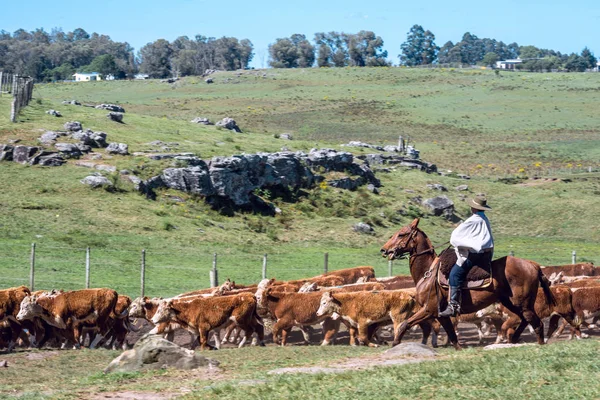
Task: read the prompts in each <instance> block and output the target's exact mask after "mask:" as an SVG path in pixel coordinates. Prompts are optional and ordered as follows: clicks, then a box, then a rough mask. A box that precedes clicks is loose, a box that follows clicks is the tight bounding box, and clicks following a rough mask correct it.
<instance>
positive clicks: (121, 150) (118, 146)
mask: <svg viewBox="0 0 600 400" xmlns="http://www.w3.org/2000/svg"><path fill="white" fill-rule="evenodd" d="M106 152H107V153H109V154H120V155H122V156H126V155H128V154H129V146H128V145H126V144H125V143H111V144H109V145H108V147H107V148H106Z"/></svg>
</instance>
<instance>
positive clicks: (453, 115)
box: [0, 68, 600, 295]
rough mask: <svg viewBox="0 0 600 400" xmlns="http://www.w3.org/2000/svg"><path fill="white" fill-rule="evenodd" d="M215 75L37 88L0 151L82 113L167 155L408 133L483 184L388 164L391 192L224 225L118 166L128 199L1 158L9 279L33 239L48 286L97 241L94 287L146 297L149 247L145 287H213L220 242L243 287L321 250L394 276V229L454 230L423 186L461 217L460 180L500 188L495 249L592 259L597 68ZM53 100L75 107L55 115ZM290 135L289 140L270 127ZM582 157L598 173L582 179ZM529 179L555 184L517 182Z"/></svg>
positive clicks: (80, 263)
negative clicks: (148, 188)
mask: <svg viewBox="0 0 600 400" xmlns="http://www.w3.org/2000/svg"><path fill="white" fill-rule="evenodd" d="M214 79H215V83H214V84H212V85H206V84H205V83H204V82H203V81H202V80H201V79H199V78H195V77H190V78H185V79H182V80H180V81H179V82H177V83H175V84H166V83H160V82H158V81H152V80H151V81H132V82H95V83H60V84H47V85H38V86H36V89H35V93H34V101H33V102H32V104H31V105H30V106H29V107H27V108H26V109H25V110H24V111H23V112H22V114H21V116H20V118H19V122H18V123H17V124H11V123H10V122H8V109H9V98H8V97H7V96H3V97H1V98H0V143H5V142H7V141H8V140H10V139H17V138H18V139H21V143H26V144H36V143H37V138H38V137H39V136H40V135H41V133H43V131H45V130H57V129H61V127H62V125H63V123H64V122H65V121H70V120H77V121H81V122H82V124H83V126H84V128H90V129H93V130H97V131H98V130H99V131H104V132H106V133H107V134H108V140H109V141H116V142H124V143H128V144H129V146H130V151H131V152H139V151H151V150H153V149H155V148H156V147H153V146H152V145H150V144H149V143H150V142H152V141H155V140H161V141H163V142H165V143H169V147H170V148H172V151H181V152H183V151H189V152H194V153H195V154H197V155H199V156H200V157H202V158H205V159H207V158H210V157H213V156H217V155H231V154H239V153H242V152H246V153H253V152H257V151H269V152H272V151H278V150H279V149H280V148H282V147H283V146H285V147H287V148H288V149H290V150H302V151H308V150H309V149H311V148H313V147H318V148H321V147H333V148H340V147H339V145H340V144H342V143H346V142H348V141H349V140H362V141H366V142H371V143H377V144H393V143H395V141H396V140H397V136H398V135H399V134H402V135H403V136H405V137H410V140H411V142H412V143H414V144H415V145H416V146H417V148H419V149H420V150H421V151H422V157H423V158H424V159H425V160H427V161H431V162H435V163H437V165H438V167H439V168H440V169H441V170H446V169H449V170H452V171H454V172H456V173H467V174H470V175H471V176H472V179H471V180H469V181H465V180H461V179H458V178H456V177H453V176H454V175H452V174H450V176H437V175H427V174H424V173H421V172H416V171H406V170H400V169H399V170H395V171H393V172H392V173H387V174H384V173H379V174H378V177H379V178H380V179H381V180H382V183H383V185H384V186H383V187H382V189H381V195H379V196H376V195H373V194H371V193H369V192H367V191H363V190H359V191H357V192H345V191H342V190H337V189H331V188H327V189H315V190H314V191H312V192H311V193H309V195H308V196H306V197H305V198H302V199H300V201H299V202H298V203H285V202H283V201H282V200H279V199H275V200H274V202H275V203H276V205H277V206H279V207H280V208H281V209H282V210H283V214H282V215H281V216H279V217H277V218H271V217H262V216H258V215H252V214H248V213H238V214H237V215H236V216H234V217H226V216H223V215H221V214H219V213H217V212H215V211H213V210H211V209H210V207H208V206H207V205H205V204H204V202H203V201H202V200H198V199H194V198H191V197H190V196H187V195H185V194H182V193H178V192H174V191H166V192H162V193H161V195H160V196H159V198H158V200H157V201H149V200H146V199H145V198H143V197H142V196H140V195H139V194H137V193H136V192H135V191H134V190H133V187H132V185H131V184H129V183H127V182H126V181H125V180H124V179H122V178H121V177H120V176H119V174H109V175H110V176H109V177H110V178H111V179H112V180H114V181H115V182H117V183H118V185H119V187H120V188H121V191H119V192H116V193H108V192H106V191H103V190H90V189H88V188H87V187H84V186H83V185H81V184H80V183H79V180H80V179H82V178H83V177H85V176H87V175H88V174H89V173H90V172H91V170H89V169H87V168H82V167H78V166H76V165H74V163H73V162H70V163H69V164H67V165H66V166H63V167H61V168H57V169H55V168H40V167H29V166H22V165H18V164H14V163H3V164H2V167H1V168H0V182H2V183H3V190H2V191H0V207H1V208H2V210H3V213H2V216H1V217H0V240H2V246H3V249H5V251H3V253H2V255H0V260H1V263H0V276H3V277H4V278H3V282H2V285H3V286H12V285H16V284H21V283H27V282H28V276H29V272H28V268H29V251H30V245H31V243H32V242H36V243H37V256H36V257H37V263H36V264H37V272H36V281H37V282H38V284H37V285H36V286H37V287H38V288H51V287H56V286H59V287H63V288H65V289H74V288H78V287H81V286H82V285H83V284H84V260H85V248H86V247H87V246H90V247H91V248H92V275H91V281H92V285H93V286H112V287H114V288H116V289H117V290H119V291H122V292H125V293H127V294H131V295H135V294H137V293H138V292H139V283H138V282H139V265H140V257H141V249H142V248H145V249H146V250H147V266H148V272H147V293H149V294H151V295H172V294H176V293H179V292H180V291H183V290H190V289H194V288H197V287H198V286H206V285H207V284H208V270H209V269H210V267H211V264H212V255H213V253H215V252H216V253H218V260H219V270H220V277H221V279H223V278H225V277H231V278H233V279H235V280H237V281H238V282H244V283H248V282H255V281H256V280H257V279H259V278H260V276H261V266H262V257H263V254H264V253H268V275H269V276H277V277H280V278H282V279H288V278H296V277H300V276H307V275H314V274H317V273H320V272H321V271H322V270H323V258H324V253H325V252H328V253H329V268H330V269H337V268H343V267H349V266H354V265H365V264H366V265H373V266H375V267H376V271H377V274H378V275H387V271H388V265H387V262H385V260H382V259H381V258H379V257H378V249H379V247H380V246H381V244H382V243H384V242H385V240H386V239H387V238H388V237H389V236H390V235H391V234H392V233H393V232H394V231H395V230H396V229H398V228H399V227H400V226H402V225H404V224H406V223H408V222H410V221H411V220H412V219H413V218H414V217H416V216H421V217H422V218H423V221H422V223H421V224H422V227H423V229H424V230H425V231H426V232H427V233H428V234H429V235H430V236H431V238H432V240H433V241H434V243H443V242H445V241H446V240H447V238H448V236H449V233H450V232H451V230H452V229H453V227H454V225H453V224H451V223H449V222H447V221H445V220H443V219H441V218H439V217H431V216H428V215H427V213H426V212H425V211H424V210H423V209H422V208H420V206H418V204H417V201H416V200H414V198H415V197H418V196H420V197H422V198H427V197H433V196H435V195H437V194H439V193H437V192H435V191H432V190H430V189H427V187H426V185H427V184H429V183H441V184H443V185H445V186H446V187H448V188H449V192H447V193H444V194H446V195H447V196H448V197H450V198H451V199H452V200H453V201H455V203H456V209H457V216H458V217H464V216H466V215H467V213H468V208H467V207H466V206H465V205H464V204H463V202H462V200H461V198H460V197H459V196H460V194H461V193H459V192H456V191H455V190H454V189H453V188H454V187H456V186H457V185H460V184H465V183H466V184H468V185H469V191H468V192H466V193H464V194H466V195H467V196H471V195H473V194H476V193H481V192H483V193H487V194H488V196H489V197H490V203H491V204H492V205H493V206H494V212H493V213H491V214H490V218H491V220H492V223H493V225H494V230H495V233H496V237H497V251H496V254H498V255H502V254H507V253H508V252H510V251H514V253H515V254H516V255H518V256H522V257H527V258H532V259H535V260H537V261H539V262H541V263H543V264H562V263H568V262H570V254H571V251H572V250H576V251H577V253H578V258H579V259H580V260H584V261H597V257H598V254H597V246H596V244H597V242H598V240H599V239H600V234H599V232H598V230H597V229H596V227H595V224H594V223H591V222H590V221H595V220H597V219H598V218H599V217H600V215H599V214H600V209H599V208H598V207H597V206H594V204H597V200H598V195H599V194H600V174H599V173H598V172H597V171H598V165H599V164H598V160H599V157H598V155H599V152H600V150H599V149H600V146H599V144H600V130H598V128H597V122H598V118H597V116H596V115H595V114H594V110H595V105H596V102H597V99H596V93H597V91H598V88H599V87H600V83H599V82H598V80H599V76H598V75H597V74H525V73H523V74H520V73H501V74H500V75H496V74H494V73H493V72H491V71H482V70H450V69H448V70H443V69H439V70H428V71H424V70H409V69H402V68H379V69H354V68H344V69H330V70H329V69H310V70H290V71H279V70H277V71H274V70H268V71H244V72H243V73H218V74H216V75H215V76H214ZM70 99H77V100H79V101H80V102H82V103H84V104H85V103H92V104H97V103H108V102H111V103H118V104H121V105H123V106H124V107H125V109H126V111H127V113H126V114H125V120H124V121H125V123H124V124H117V123H114V122H112V121H110V120H108V119H107V118H106V111H102V110H96V109H93V108H89V107H76V106H71V105H63V104H61V101H62V100H70ZM50 108H53V109H57V110H59V111H61V112H62V113H63V115H64V117H63V118H54V117H51V116H49V115H47V114H45V111H46V110H47V109H50ZM197 116H204V117H208V118H210V119H211V120H218V119H220V118H222V117H225V116H232V117H234V118H235V119H236V120H237V121H238V124H239V125H240V126H241V127H242V129H243V130H244V132H245V133H243V134H233V133H230V132H228V131H223V130H218V129H216V128H215V127H204V126H199V125H195V124H191V123H189V120H190V119H192V118H193V117H197ZM283 132H290V133H292V134H293V136H294V140H293V141H284V140H281V139H277V138H275V137H274V136H275V135H276V134H278V133H283ZM346 149H349V148H346ZM352 151H353V152H355V153H356V154H357V155H358V154H364V153H367V152H368V151H367V150H365V149H352ZM102 163H104V164H108V165H114V166H116V167H117V169H118V170H121V169H129V170H132V171H134V172H135V173H137V174H138V175H140V176H141V177H143V178H148V177H150V176H153V175H155V174H157V173H158V172H159V171H160V170H161V169H162V168H164V167H166V166H168V165H169V163H168V162H167V161H163V162H159V161H150V160H148V159H147V158H146V157H143V156H129V157H122V156H113V157H110V156H104V159H103V161H102ZM588 167H592V170H593V172H591V173H589V172H586V171H587V169H588ZM526 176H527V177H534V176H540V177H553V178H558V179H556V180H537V181H531V180H529V181H528V180H524V179H521V178H524V177H526ZM507 181H508V182H516V183H515V184H507V183H505V182H507ZM519 182H520V183H519ZM178 197H179V198H183V200H185V201H184V202H180V201H179V199H178ZM358 221H364V222H367V223H370V224H372V225H374V226H375V228H376V231H375V234H374V235H360V234H357V233H354V232H353V231H352V230H351V226H352V225H353V224H354V223H356V222H358ZM407 272H408V271H407V265H406V263H405V262H397V263H396V264H395V265H394V273H407ZM174 277H175V278H174Z"/></svg>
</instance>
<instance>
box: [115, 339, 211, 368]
mask: <svg viewBox="0 0 600 400" xmlns="http://www.w3.org/2000/svg"><path fill="white" fill-rule="evenodd" d="M218 365H219V362H218V361H215V360H211V359H208V358H206V357H204V356H202V355H200V354H198V353H196V352H194V351H193V350H188V349H184V348H183V347H181V346H178V345H176V344H175V343H173V342H169V341H168V340H165V339H163V338H161V337H160V336H158V335H145V336H143V337H142V338H141V339H140V340H138V341H137V342H136V344H135V346H133V349H131V350H127V351H125V352H123V353H122V354H121V355H120V356H118V357H117V358H115V359H114V360H112V361H111V362H110V364H109V365H108V367H106V369H105V370H104V372H105V373H110V372H133V371H147V370H154V369H166V368H177V369H185V370H189V369H197V368H208V369H212V368H215V367H217V366H218Z"/></svg>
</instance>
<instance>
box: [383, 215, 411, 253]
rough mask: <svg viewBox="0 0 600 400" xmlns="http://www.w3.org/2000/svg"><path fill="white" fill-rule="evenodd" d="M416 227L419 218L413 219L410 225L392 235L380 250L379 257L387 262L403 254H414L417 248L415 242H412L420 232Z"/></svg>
mask: <svg viewBox="0 0 600 400" xmlns="http://www.w3.org/2000/svg"><path fill="white" fill-rule="evenodd" d="M418 225H419V218H415V219H414V221H413V222H411V223H410V225H407V226H404V227H402V229H400V230H399V231H398V232H396V233H394V235H392V237H391V238H390V240H388V241H387V242H386V244H384V245H383V247H382V248H381V255H382V256H383V257H386V258H387V259H388V260H395V259H397V258H400V257H402V256H403V255H405V254H411V253H412V252H414V251H415V250H416V248H417V242H416V241H415V240H414V239H415V235H416V234H417V233H418V232H420V229H419V228H418Z"/></svg>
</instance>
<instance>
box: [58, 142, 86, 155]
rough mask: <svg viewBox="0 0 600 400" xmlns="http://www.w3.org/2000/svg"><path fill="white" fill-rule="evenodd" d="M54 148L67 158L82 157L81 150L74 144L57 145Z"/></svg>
mask: <svg viewBox="0 0 600 400" xmlns="http://www.w3.org/2000/svg"><path fill="white" fill-rule="evenodd" d="M54 147H56V149H57V150H58V151H59V152H60V153H61V154H62V155H63V156H65V157H67V158H79V157H81V149H79V147H77V145H75V144H73V143H56V144H55V145H54Z"/></svg>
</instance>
